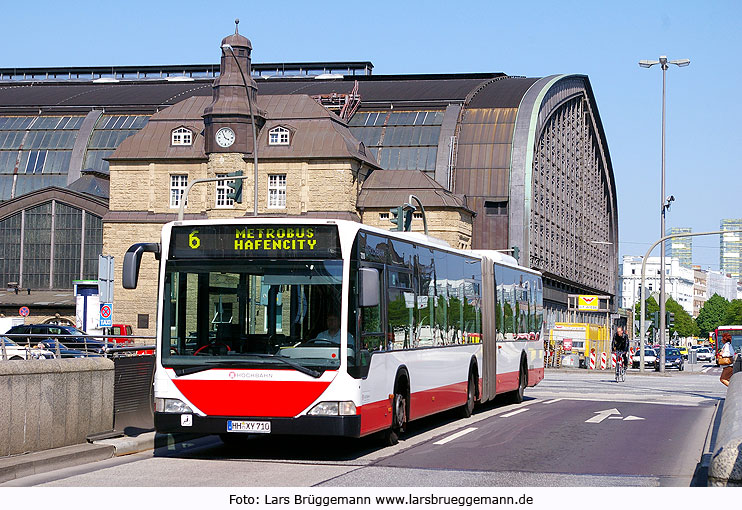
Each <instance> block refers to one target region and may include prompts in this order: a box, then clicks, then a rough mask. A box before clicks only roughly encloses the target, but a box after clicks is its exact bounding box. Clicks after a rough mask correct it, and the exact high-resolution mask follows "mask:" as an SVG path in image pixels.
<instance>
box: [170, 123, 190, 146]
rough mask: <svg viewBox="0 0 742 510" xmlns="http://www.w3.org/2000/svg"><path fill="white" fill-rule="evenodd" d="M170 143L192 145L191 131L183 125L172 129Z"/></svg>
mask: <svg viewBox="0 0 742 510" xmlns="http://www.w3.org/2000/svg"><path fill="white" fill-rule="evenodd" d="M170 143H171V144H172V145H193V133H192V132H191V130H190V129H187V128H184V127H180V128H178V129H174V130H173V132H172V138H171V141H170Z"/></svg>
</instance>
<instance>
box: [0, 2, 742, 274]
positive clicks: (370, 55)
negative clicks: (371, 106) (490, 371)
mask: <svg viewBox="0 0 742 510" xmlns="http://www.w3.org/2000/svg"><path fill="white" fill-rule="evenodd" d="M29 5H30V4H26V3H24V2H12V3H9V4H8V5H4V6H3V17H4V19H5V20H6V23H4V26H3V31H2V33H0V42H1V44H0V67H66V66H107V65H111V66H125V65H168V64H173V65H175V64H207V63H217V62H218V61H219V56H220V50H219V45H220V43H221V39H222V38H223V37H225V36H227V35H229V34H231V33H233V31H234V19H235V18H239V19H240V25H239V30H240V33H241V34H242V35H245V36H246V37H248V38H249V39H250V40H251V42H252V46H253V55H252V57H253V62H256V63H261V62H328V61H371V62H373V64H374V74H377V75H382V74H423V73H424V74H427V73H470V72H504V73H505V74H508V75H511V76H527V77H543V76H548V75H551V74H570V73H574V74H584V75H587V76H588V77H589V79H590V83H591V85H592V88H593V92H594V94H595V97H596V101H597V105H598V111H599V114H600V117H601V120H602V123H603V128H604V130H605V133H606V137H607V141H608V148H609V152H610V156H611V161H612V165H613V172H614V176H615V180H616V188H617V196H618V213H619V246H620V255H643V254H644V253H645V252H646V250H647V249H648V248H649V246H650V245H651V244H652V243H653V242H654V241H656V240H657V239H659V238H660V234H661V232H660V210H661V198H662V197H661V192H660V181H661V160H662V158H661V141H662V136H661V125H662V123H661V119H662V117H661V113H662V71H661V69H660V68H659V67H658V66H655V67H652V68H650V69H643V68H640V67H639V66H638V61H639V60H657V59H658V58H659V56H660V55H666V56H667V57H668V58H669V59H671V60H674V59H684V58H687V59H690V61H691V64H690V66H688V67H684V68H679V67H676V66H671V67H670V69H668V71H667V93H666V106H667V110H666V111H667V114H666V119H667V124H666V158H665V161H666V165H665V168H666V180H665V182H666V194H667V195H673V196H674V197H675V201H674V202H673V204H672V207H671V209H670V210H669V211H668V213H667V216H666V226H667V227H668V228H669V227H674V226H677V227H691V228H692V229H693V231H694V232H704V231H713V230H718V229H719V222H720V219H721V218H742V205H741V204H740V191H742V178H740V173H739V172H740V165H739V163H738V160H737V159H736V158H735V157H734V155H733V154H734V151H735V150H739V148H740V147H741V146H742V143H741V142H742V139H741V138H742V136H741V135H740V133H741V131H740V124H739V122H738V119H740V118H742V115H741V114H742V111H741V110H742V107H741V106H740V102H739V101H738V99H735V98H737V97H738V93H737V89H738V87H739V84H740V83H742V65H740V64H739V63H738V62H735V60H734V59H735V57H734V54H735V52H736V51H739V49H740V42H741V37H740V35H739V34H738V30H737V29H738V27H739V24H740V21H739V20H740V19H741V18H742V16H741V15H742V2H739V0H729V1H727V0H723V1H721V0H720V1H714V0H707V1H703V2H701V1H697V0H696V1H686V0H675V1H651V0H645V1H642V2H639V1H633V0H625V1H621V2H605V1H600V0H592V1H570V0H562V1H559V2H555V1H553V0H552V1H549V0H531V1H528V2H517V1H512V0H508V1H499V0H493V1H465V2H450V1H447V2H443V1H438V0H428V1H402V2H400V1H388V0H375V1H374V2H357V3H353V2H336V1H322V2H299V1H297V2H294V1H290V0H284V1H283V2H265V1H263V2H255V1H248V0H243V1H231V0H222V1H220V2H204V1H200V2H195V1H190V0H179V1H178V2H159V1H156V0H150V1H147V2H144V1H140V0H128V1H126V2H115V3H114V2H88V1H79V2H56V1H54V2H52V1H49V2H46V1H38V2H34V3H33V8H30V7H29ZM654 254H659V248H657V249H656V250H655V252H654ZM693 262H694V264H700V265H701V266H702V267H704V268H708V269H714V270H718V269H719V242H718V236H703V237H696V238H694V241H693Z"/></svg>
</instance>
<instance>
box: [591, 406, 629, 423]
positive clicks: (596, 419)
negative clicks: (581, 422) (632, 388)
mask: <svg viewBox="0 0 742 510" xmlns="http://www.w3.org/2000/svg"><path fill="white" fill-rule="evenodd" d="M612 414H621V413H620V412H619V411H618V409H616V408H615V407H614V408H613V409H606V410H605V411H596V412H595V416H593V417H592V418H590V419H589V420H585V423H600V422H601V421H603V420H605V419H606V418H608V417H609V416H610V415H612Z"/></svg>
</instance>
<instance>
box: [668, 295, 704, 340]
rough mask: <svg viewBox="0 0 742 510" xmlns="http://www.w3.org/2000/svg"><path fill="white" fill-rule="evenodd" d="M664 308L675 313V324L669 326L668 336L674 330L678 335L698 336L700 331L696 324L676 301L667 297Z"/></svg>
mask: <svg viewBox="0 0 742 510" xmlns="http://www.w3.org/2000/svg"><path fill="white" fill-rule="evenodd" d="M665 310H667V311H668V312H672V313H674V314H675V326H674V327H672V328H670V338H672V337H673V336H674V335H675V332H677V333H678V336H698V334H699V333H700V330H699V329H698V325H697V324H696V322H695V321H694V320H693V317H691V316H690V314H689V313H688V312H686V311H685V309H684V308H683V307H682V306H680V305H679V304H678V303H677V301H675V300H674V299H673V298H667V301H665Z"/></svg>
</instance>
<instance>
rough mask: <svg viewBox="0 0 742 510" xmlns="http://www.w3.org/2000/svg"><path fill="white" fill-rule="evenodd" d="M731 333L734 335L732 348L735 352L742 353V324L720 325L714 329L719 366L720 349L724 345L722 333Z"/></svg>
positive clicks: (716, 356)
mask: <svg viewBox="0 0 742 510" xmlns="http://www.w3.org/2000/svg"><path fill="white" fill-rule="evenodd" d="M724 333H729V334H730V335H732V349H734V352H735V353H739V354H742V326H719V327H718V328H716V329H715V330H714V337H713V338H714V347H715V348H716V355H715V356H714V357H715V358H716V366H719V358H720V356H719V351H721V347H722V346H723V345H724V342H723V341H722V339H721V335H723V334H724Z"/></svg>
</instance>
